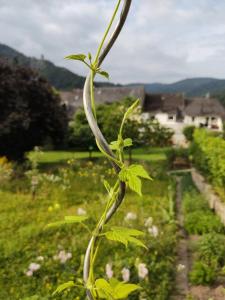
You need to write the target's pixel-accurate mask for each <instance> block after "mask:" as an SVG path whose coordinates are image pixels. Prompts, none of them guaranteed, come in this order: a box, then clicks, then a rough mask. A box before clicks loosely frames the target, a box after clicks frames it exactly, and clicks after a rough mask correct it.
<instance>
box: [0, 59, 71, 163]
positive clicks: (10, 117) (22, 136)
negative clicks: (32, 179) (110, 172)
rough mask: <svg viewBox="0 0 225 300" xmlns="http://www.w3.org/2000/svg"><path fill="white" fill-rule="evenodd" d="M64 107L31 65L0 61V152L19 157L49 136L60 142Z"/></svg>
mask: <svg viewBox="0 0 225 300" xmlns="http://www.w3.org/2000/svg"><path fill="white" fill-rule="evenodd" d="M66 130H67V115H66V109H65V107H63V106H62V105H61V103H60V98H59V96H58V95H57V93H56V92H55V91H54V90H53V89H52V87H51V86H50V84H49V83H48V82H47V81H46V80H45V79H43V78H42V77H40V75H38V74H37V73H35V72H34V71H32V70H31V69H28V68H24V67H20V66H15V65H14V66H11V65H9V64H7V63H5V62H3V61H0V155H5V156H7V157H8V158H10V159H22V158H23V155H24V153H25V152H26V151H29V150H31V149H33V147H34V146H36V145H39V146H40V145H43V144H44V143H45V141H46V140H48V141H49V140H51V141H52V142H53V144H54V145H60V144H61V143H62V141H63V139H64V136H65V133H66Z"/></svg>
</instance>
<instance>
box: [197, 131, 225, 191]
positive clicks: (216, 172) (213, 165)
mask: <svg viewBox="0 0 225 300" xmlns="http://www.w3.org/2000/svg"><path fill="white" fill-rule="evenodd" d="M191 153H192V156H193V161H194V164H195V165H196V167H197V168H198V169H199V170H200V171H201V172H203V174H204V175H206V176H207V177H208V179H209V180H210V181H211V182H212V183H214V184H215V185H216V186H219V187H222V188H224V186H225V141H224V140H223V139H222V138H221V137H214V136H212V135H210V134H209V133H207V132H206V131H205V130H204V129H197V130H195V133H194V141H193V144H192V146H191Z"/></svg>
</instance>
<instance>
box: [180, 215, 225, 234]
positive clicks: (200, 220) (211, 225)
mask: <svg viewBox="0 0 225 300" xmlns="http://www.w3.org/2000/svg"><path fill="white" fill-rule="evenodd" d="M184 226H185V229H186V230H187V232H188V233H189V234H205V233H210V232H217V233H222V232H224V227H223V224H222V223H221V222H220V219H219V217H217V216H215V215H214V214H213V213H212V212H210V211H208V212H207V211H196V212H192V213H189V214H187V215H186V217H185V221H184Z"/></svg>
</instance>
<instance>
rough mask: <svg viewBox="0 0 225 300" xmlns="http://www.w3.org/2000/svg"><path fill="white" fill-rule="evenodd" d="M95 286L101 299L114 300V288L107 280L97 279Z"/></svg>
mask: <svg viewBox="0 0 225 300" xmlns="http://www.w3.org/2000/svg"><path fill="white" fill-rule="evenodd" d="M95 286H96V288H97V292H98V295H99V297H100V298H101V299H114V295H113V288H112V287H111V285H110V284H109V283H108V282H107V281H106V280H105V279H97V280H96V281H95Z"/></svg>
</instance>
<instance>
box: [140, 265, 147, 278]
mask: <svg viewBox="0 0 225 300" xmlns="http://www.w3.org/2000/svg"><path fill="white" fill-rule="evenodd" d="M147 275H148V269H147V267H146V264H143V263H141V264H139V265H138V277H139V278H141V279H145V278H146V276H147Z"/></svg>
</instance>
